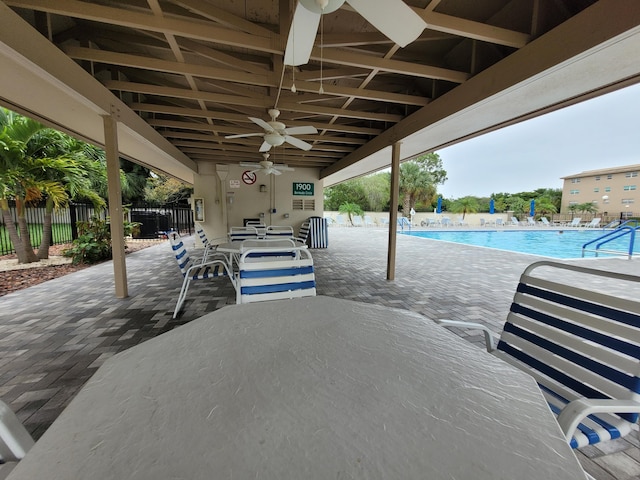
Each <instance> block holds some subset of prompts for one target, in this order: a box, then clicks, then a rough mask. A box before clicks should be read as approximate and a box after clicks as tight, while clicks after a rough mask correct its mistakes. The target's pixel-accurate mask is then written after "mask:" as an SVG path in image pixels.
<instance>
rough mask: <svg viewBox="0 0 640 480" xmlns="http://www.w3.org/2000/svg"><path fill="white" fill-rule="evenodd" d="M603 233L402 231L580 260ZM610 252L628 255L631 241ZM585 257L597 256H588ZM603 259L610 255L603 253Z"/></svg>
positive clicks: (638, 242)
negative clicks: (593, 241) (589, 244)
mask: <svg viewBox="0 0 640 480" xmlns="http://www.w3.org/2000/svg"><path fill="white" fill-rule="evenodd" d="M604 233H605V232H603V231H602V230H564V231H562V233H560V231H559V230H488V231H461V230H457V231H441V230H438V231H417V232H403V234H404V235H411V236H413V237H421V238H430V239H432V240H442V241H446V242H454V243H463V244H466V245H475V246H477V247H488V248H496V249H499V250H509V251H511V252H519V253H528V254H532V255H542V256H545V257H552V258H580V257H582V245H584V244H585V243H587V242H588V241H590V240H593V239H595V238H598V237H600V236H601V235H603V234H604ZM606 248H607V249H609V250H616V251H622V252H626V251H628V249H629V238H628V237H626V238H625V239H624V240H622V239H618V240H615V241H613V242H611V243H610V244H607V247H606ZM633 251H634V252H638V251H640V238H639V236H638V235H636V241H635V244H634V249H633ZM585 256H586V257H594V256H595V255H594V254H593V253H587V254H586V255H585ZM599 256H600V257H605V256H611V255H607V254H604V253H600V254H599Z"/></svg>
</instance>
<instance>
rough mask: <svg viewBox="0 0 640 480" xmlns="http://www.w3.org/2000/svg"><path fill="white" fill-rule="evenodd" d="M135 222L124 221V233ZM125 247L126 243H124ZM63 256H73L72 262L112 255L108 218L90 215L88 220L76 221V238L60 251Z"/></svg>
mask: <svg viewBox="0 0 640 480" xmlns="http://www.w3.org/2000/svg"><path fill="white" fill-rule="evenodd" d="M139 226H140V224H139V223H137V222H125V223H124V233H125V235H130V234H131V232H132V231H133V229H134V228H136V227H139ZM125 248H127V247H126V245H125ZM62 254H63V255H64V256H65V257H71V258H73V262H72V263H73V264H74V265H78V264H80V263H98V262H102V261H104V260H109V259H111V258H112V257H113V252H112V248H111V229H110V225H109V219H107V220H102V219H100V218H99V217H92V218H91V220H90V221H88V222H78V238H76V239H75V240H74V241H73V243H72V244H71V248H68V249H66V250H64V251H63V252H62Z"/></svg>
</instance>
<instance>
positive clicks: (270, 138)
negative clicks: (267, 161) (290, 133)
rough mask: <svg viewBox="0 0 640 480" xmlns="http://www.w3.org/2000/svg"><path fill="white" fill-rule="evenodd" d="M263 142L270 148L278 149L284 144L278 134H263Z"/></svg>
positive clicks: (282, 138)
mask: <svg viewBox="0 0 640 480" xmlns="http://www.w3.org/2000/svg"><path fill="white" fill-rule="evenodd" d="M264 141H265V142H267V143H268V144H269V145H271V146H272V147H279V146H280V145H282V144H283V143H284V137H283V136H282V135H280V134H278V133H265V134H264Z"/></svg>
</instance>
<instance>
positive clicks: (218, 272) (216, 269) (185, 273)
mask: <svg viewBox="0 0 640 480" xmlns="http://www.w3.org/2000/svg"><path fill="white" fill-rule="evenodd" d="M169 242H170V243H171V249H172V250H173V254H174V255H175V257H176V262H178V268H179V269H180V272H181V273H182V277H183V281H182V288H181V289H180V294H179V295H178V301H177V302H176V308H175V310H174V311H173V318H176V317H177V316H178V312H179V311H180V309H181V308H182V305H183V304H184V300H185V298H186V297H187V291H188V290H189V285H190V284H191V282H193V281H196V280H206V279H213V278H218V277H229V279H231V283H233V282H234V279H233V276H232V275H231V273H230V267H229V264H228V261H227V259H226V257H224V255H222V254H220V259H215V260H208V261H206V262H203V263H200V262H199V261H194V259H193V258H191V257H190V256H189V252H187V248H186V246H185V245H184V242H183V241H182V238H181V237H180V235H178V233H177V232H171V233H170V234H169Z"/></svg>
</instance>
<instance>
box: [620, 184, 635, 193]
mask: <svg viewBox="0 0 640 480" xmlns="http://www.w3.org/2000/svg"><path fill="white" fill-rule="evenodd" d="M623 189H624V190H625V191H627V192H628V191H629V190H635V189H636V186H635V185H625V186H624V187H623Z"/></svg>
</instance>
